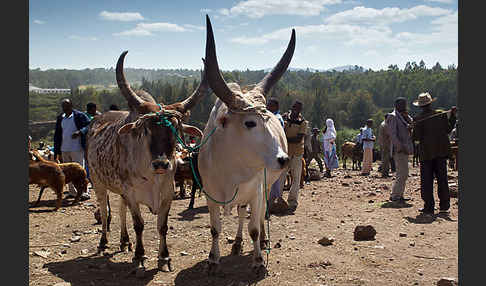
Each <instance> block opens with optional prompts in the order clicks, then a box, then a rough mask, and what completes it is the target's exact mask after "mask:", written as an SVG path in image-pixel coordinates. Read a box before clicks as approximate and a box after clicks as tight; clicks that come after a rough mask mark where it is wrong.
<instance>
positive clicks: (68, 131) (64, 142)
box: [54, 99, 90, 200]
mask: <svg viewBox="0 0 486 286" xmlns="http://www.w3.org/2000/svg"><path fill="white" fill-rule="evenodd" d="M61 106H62V110H63V113H61V114H60V115H59V116H58V117H57V120H56V131H55V132H54V155H55V157H56V158H58V159H59V160H60V161H61V162H64V163H67V162H77V163H79V164H80V165H81V166H82V167H83V168H84V167H85V161H84V149H85V147H86V138H85V137H84V134H83V132H82V130H83V128H86V127H87V126H88V124H89V122H90V120H89V118H88V116H86V114H85V113H84V112H81V111H79V110H76V109H73V105H72V103H71V100H69V99H64V100H62V102H61ZM75 196H76V190H75V188H74V186H73V184H72V183H69V195H68V197H75ZM89 198H90V195H89V190H88V191H87V192H86V193H83V194H81V200H87V199H89Z"/></svg>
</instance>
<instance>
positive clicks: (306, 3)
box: [218, 0, 341, 18]
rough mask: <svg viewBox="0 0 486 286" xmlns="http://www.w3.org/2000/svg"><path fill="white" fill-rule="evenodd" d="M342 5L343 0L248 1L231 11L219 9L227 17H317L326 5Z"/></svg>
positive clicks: (238, 4) (241, 2)
mask: <svg viewBox="0 0 486 286" xmlns="http://www.w3.org/2000/svg"><path fill="white" fill-rule="evenodd" d="M338 3H341V0H246V1H240V2H238V3H237V4H236V5H235V6H233V7H231V8H230V9H226V8H223V9H219V10H218V12H219V13H220V14H222V15H225V16H238V15H245V16H247V17H250V18H262V17H263V16H265V15H299V16H316V15H319V14H320V13H321V12H322V11H324V10H325V9H326V8H325V6H326V5H333V4H338Z"/></svg>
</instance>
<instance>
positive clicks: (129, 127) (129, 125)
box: [118, 122, 135, 134]
mask: <svg viewBox="0 0 486 286" xmlns="http://www.w3.org/2000/svg"><path fill="white" fill-rule="evenodd" d="M133 128H135V123H133V122H132V123H127V124H125V125H123V126H122V127H120V129H118V134H126V133H128V132H130V131H131V130H132V129H133Z"/></svg>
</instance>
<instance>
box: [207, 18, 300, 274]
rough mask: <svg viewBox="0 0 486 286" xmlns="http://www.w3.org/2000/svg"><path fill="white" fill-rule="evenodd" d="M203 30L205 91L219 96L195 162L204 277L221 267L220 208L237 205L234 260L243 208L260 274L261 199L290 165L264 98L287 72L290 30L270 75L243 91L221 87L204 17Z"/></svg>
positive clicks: (262, 244) (254, 263) (282, 137)
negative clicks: (203, 209)
mask: <svg viewBox="0 0 486 286" xmlns="http://www.w3.org/2000/svg"><path fill="white" fill-rule="evenodd" d="M206 29H207V38H206V57H205V59H206V60H205V69H206V72H207V77H208V82H209V86H210V87H211V90H212V91H213V92H214V94H215V95H216V96H217V97H218V99H217V100H216V102H215V103H214V106H213V108H212V110H211V113H210V115H209V119H208V122H207V124H206V127H205V129H204V136H203V141H204V140H207V141H206V144H204V145H203V146H202V147H201V148H200V150H199V158H198V164H199V172H200V174H201V178H202V180H203V184H204V190H205V194H206V201H207V205H208V209H209V217H210V225H211V236H212V246H211V251H210V252H209V259H208V262H209V268H208V273H209V274H210V275H211V274H214V273H215V272H217V270H218V268H219V263H220V251H219V238H220V235H221V220H220V206H223V207H224V214H225V215H228V214H229V213H230V211H231V209H232V208H233V207H234V206H237V212H238V217H239V224H238V230H237V233H236V237H235V241H234V243H233V247H232V254H234V255H239V254H240V253H241V250H242V247H241V242H242V229H243V223H244V221H245V219H246V206H247V205H249V206H250V209H251V214H250V221H249V223H248V232H249V234H250V237H251V239H252V241H253V258H252V267H253V268H254V270H256V271H257V272H259V271H260V270H262V269H263V268H264V263H263V257H262V252H261V248H262V247H265V246H266V243H267V240H266V235H265V230H264V219H265V203H266V200H265V198H266V196H268V195H269V194H268V192H269V191H268V189H269V188H270V186H271V185H272V184H273V183H274V182H275V181H276V180H277V178H279V176H280V175H281V173H282V172H283V171H284V170H285V168H287V166H288V164H289V160H290V159H289V157H288V155H287V149H288V146H287V139H286V137H285V132H284V129H283V127H282V125H281V124H280V122H279V120H278V119H277V117H276V116H275V115H274V114H273V113H271V112H270V111H268V110H267V109H266V98H265V96H266V95H268V93H269V91H270V89H271V88H272V87H273V86H274V85H275V84H276V83H277V81H278V80H279V79H280V78H281V77H282V75H283V74H284V73H285V71H286V70H287V67H288V65H289V63H290V60H291V59H292V55H293V53H294V49H295V30H292V36H291V39H290V42H289V45H288V47H287V50H286V51H285V53H284V55H283V56H282V58H281V59H280V61H279V62H278V64H277V65H276V66H275V67H274V68H273V70H272V71H271V72H270V73H269V74H267V75H266V76H265V77H264V78H263V79H262V80H261V81H260V82H259V83H258V84H256V85H255V86H254V87H253V88H252V89H250V90H248V91H242V90H241V88H240V86H239V85H238V84H237V83H226V82H225V80H224V78H223V76H222V74H221V72H220V70H219V66H218V61H217V58H216V47H215V42H214V36H213V30H212V27H211V22H210V20H209V17H208V16H207V15H206ZM265 178H266V182H264V179H265ZM264 183H266V186H267V189H266V190H265V189H264V188H263V185H264Z"/></svg>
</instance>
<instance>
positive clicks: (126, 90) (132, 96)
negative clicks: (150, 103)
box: [116, 51, 143, 110]
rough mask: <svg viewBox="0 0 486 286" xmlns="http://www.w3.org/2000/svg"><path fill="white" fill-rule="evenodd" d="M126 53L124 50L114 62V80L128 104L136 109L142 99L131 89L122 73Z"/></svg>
mask: <svg viewBox="0 0 486 286" xmlns="http://www.w3.org/2000/svg"><path fill="white" fill-rule="evenodd" d="M127 53H128V51H124V52H123V53H122V54H121V55H120V57H119V58H118V62H117V63H116V82H117V84H118V88H119V89H120V90H121V94H122V95H123V96H124V97H125V98H126V99H127V101H128V106H129V107H130V108H132V109H134V110H136V109H137V108H138V107H139V106H140V104H142V103H143V100H142V99H140V97H139V96H138V95H137V94H136V93H135V92H134V91H133V90H132V88H131V87H130V85H129V84H128V82H127V80H126V78H125V74H124V73H123V62H124V60H125V56H126V55H127Z"/></svg>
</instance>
